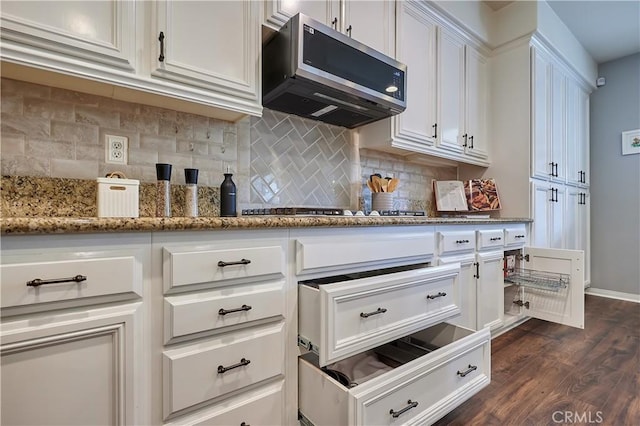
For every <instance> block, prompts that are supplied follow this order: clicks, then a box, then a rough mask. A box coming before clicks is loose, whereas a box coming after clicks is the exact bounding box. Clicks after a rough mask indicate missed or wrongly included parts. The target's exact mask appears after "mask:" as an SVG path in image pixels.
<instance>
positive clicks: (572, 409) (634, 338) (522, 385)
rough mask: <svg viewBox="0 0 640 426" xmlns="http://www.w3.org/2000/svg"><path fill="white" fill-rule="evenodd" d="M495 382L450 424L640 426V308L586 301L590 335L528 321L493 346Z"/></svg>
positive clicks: (448, 420)
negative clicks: (598, 425)
mask: <svg viewBox="0 0 640 426" xmlns="http://www.w3.org/2000/svg"><path fill="white" fill-rule="evenodd" d="M491 357H492V358H491V363H492V368H491V384H490V385H489V386H488V387H486V388H484V389H483V390H482V391H480V392H479V393H478V394H477V395H475V396H474V397H473V398H471V399H470V400H468V401H467V402H465V403H464V404H462V405H461V406H460V407H458V408H457V409H455V410H454V411H452V412H451V413H449V414H448V415H447V416H446V417H444V418H442V419H441V420H440V421H439V422H438V423H436V424H437V425H438V426H443V425H483V426H484V425H558V424H592V425H597V424H600V425H614V426H626V425H640V305H639V304H637V303H633V302H623V301H620V300H614V299H607V298H603V297H595V296H586V300H585V329H584V330H579V329H575V328H571V327H566V326H562V325H556V324H552V323H549V322H546V321H540V320H535V319H532V320H529V321H527V322H526V323H524V324H522V325H520V326H519V327H517V328H515V329H513V330H511V331H509V332H507V333H505V334H503V335H501V336H498V337H497V338H495V339H493V340H492V342H491Z"/></svg>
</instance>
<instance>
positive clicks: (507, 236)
mask: <svg viewBox="0 0 640 426" xmlns="http://www.w3.org/2000/svg"><path fill="white" fill-rule="evenodd" d="M526 242H527V228H526V226H525V225H514V226H510V227H508V228H504V245H505V246H513V245H524V244H525V243H526Z"/></svg>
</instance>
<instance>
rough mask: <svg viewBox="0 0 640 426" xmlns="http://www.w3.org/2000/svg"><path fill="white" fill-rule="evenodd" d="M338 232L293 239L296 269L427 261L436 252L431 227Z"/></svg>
mask: <svg viewBox="0 0 640 426" xmlns="http://www.w3.org/2000/svg"><path fill="white" fill-rule="evenodd" d="M340 231H341V232H340V234H337V235H333V236H332V235H316V233H314V234H309V235H307V234H303V235H302V236H300V237H298V238H296V272H297V274H298V275H307V274H312V273H316V272H322V273H325V274H326V273H327V272H332V271H344V270H347V269H348V270H349V271H355V270H358V271H362V270H366V269H368V270H371V269H380V268H386V267H392V266H398V265H407V264H410V263H419V262H428V261H430V260H431V259H432V258H433V254H434V251H435V244H434V232H433V228H431V227H429V228H424V227H419V228H418V229H415V230H412V229H410V228H409V229H399V228H394V230H393V232H392V233H390V232H389V231H388V230H385V229H382V228H377V229H370V230H369V229H368V230H367V231H368V232H366V233H365V232H362V230H357V229H356V230H340Z"/></svg>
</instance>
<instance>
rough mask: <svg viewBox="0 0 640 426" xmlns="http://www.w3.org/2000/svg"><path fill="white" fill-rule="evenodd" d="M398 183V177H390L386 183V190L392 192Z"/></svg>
mask: <svg viewBox="0 0 640 426" xmlns="http://www.w3.org/2000/svg"><path fill="white" fill-rule="evenodd" d="M399 183H400V179H398V178H391V180H390V181H389V184H388V185H387V190H388V191H389V192H393V191H395V190H396V189H397V188H398V184H399Z"/></svg>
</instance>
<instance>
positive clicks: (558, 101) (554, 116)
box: [549, 65, 566, 182]
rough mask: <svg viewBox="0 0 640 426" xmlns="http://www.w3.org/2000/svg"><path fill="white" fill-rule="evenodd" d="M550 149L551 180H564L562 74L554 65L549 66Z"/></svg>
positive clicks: (564, 140)
mask: <svg viewBox="0 0 640 426" xmlns="http://www.w3.org/2000/svg"><path fill="white" fill-rule="evenodd" d="M551 76H552V79H551V151H550V154H551V155H550V157H549V161H550V162H553V175H552V176H551V179H552V180H555V181H558V182H564V180H565V176H566V160H565V153H564V152H565V147H566V144H565V142H566V116H565V108H566V105H565V89H566V87H565V82H566V78H565V76H564V74H563V73H562V72H561V71H560V70H559V69H558V67H557V66H556V65H553V66H552V67H551Z"/></svg>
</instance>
